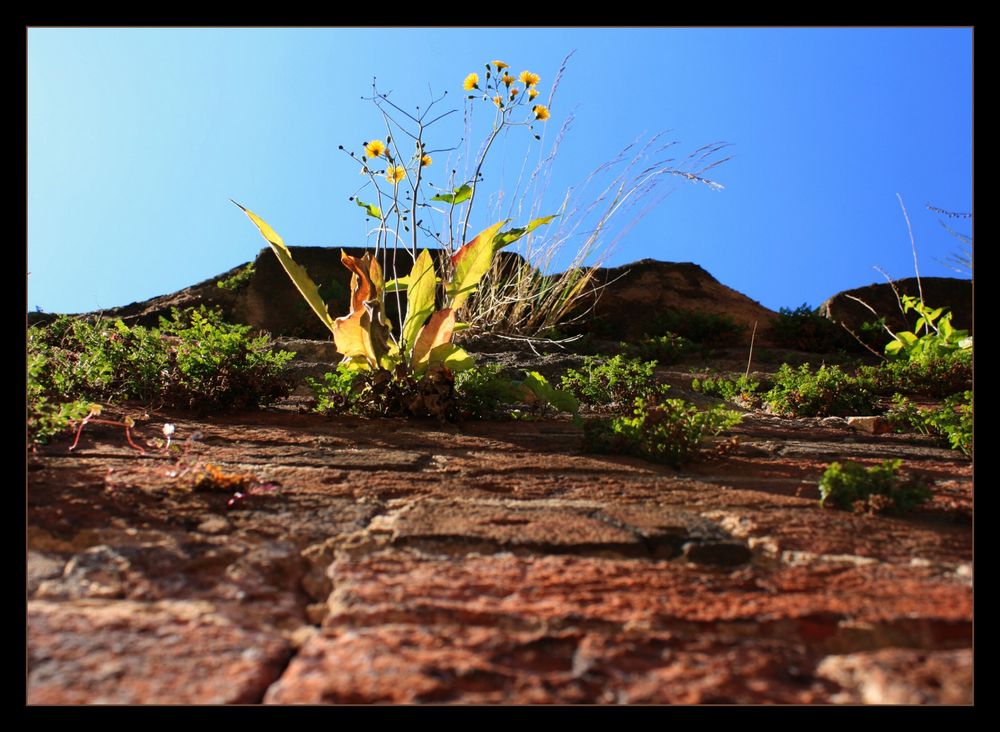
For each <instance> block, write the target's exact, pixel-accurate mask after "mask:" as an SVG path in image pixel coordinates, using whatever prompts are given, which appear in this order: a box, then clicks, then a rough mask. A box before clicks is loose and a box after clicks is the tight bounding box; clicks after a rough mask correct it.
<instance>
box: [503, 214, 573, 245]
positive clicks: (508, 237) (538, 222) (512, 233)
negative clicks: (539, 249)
mask: <svg viewBox="0 0 1000 732" xmlns="http://www.w3.org/2000/svg"><path fill="white" fill-rule="evenodd" d="M558 216H559V214H552V215H551V216H542V217H541V218H537V219H534V220H533V221H531V222H529V223H528V225H527V226H525V227H522V228H517V229H510V230H508V231H502V232H500V233H499V234H497V235H496V236H495V237H493V249H494V251H499V250H500V249H503V248H504V247H505V246H508V245H510V244H513V243H514V242H516V241H517V240H518V239H520V238H521V237H522V236H525V235H527V234H530V233H531V232H532V231H534V230H535V229H537V228H538V227H539V226H542V225H543V224H547V223H549V222H550V221H552V219H554V218H557V217H558Z"/></svg>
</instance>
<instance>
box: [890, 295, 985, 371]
mask: <svg viewBox="0 0 1000 732" xmlns="http://www.w3.org/2000/svg"><path fill="white" fill-rule="evenodd" d="M900 302H901V303H902V306H903V312H904V314H905V313H908V312H910V311H911V310H912V311H914V312H915V313H917V314H918V315H919V316H920V317H919V318H918V319H917V324H916V325H915V326H914V328H913V330H912V331H899V332H896V333H893V332H892V331H889V333H890V335H891V336H892V340H891V341H889V343H888V345H886V347H885V352H886V353H887V354H888V355H889V356H890V357H893V358H906V359H908V360H910V361H925V360H929V359H935V358H940V357H942V356H943V355H945V354H948V353H953V352H955V351H960V350H967V349H971V348H972V339H971V338H970V337H969V332H968V331H966V330H959V329H957V328H955V327H954V326H952V324H951V312H950V311H948V310H947V309H946V308H931V307H929V306H928V305H926V304H925V303H924V301H923V300H922V299H918V298H915V297H913V296H911V295H904V296H903V297H902V299H901V300H900Z"/></svg>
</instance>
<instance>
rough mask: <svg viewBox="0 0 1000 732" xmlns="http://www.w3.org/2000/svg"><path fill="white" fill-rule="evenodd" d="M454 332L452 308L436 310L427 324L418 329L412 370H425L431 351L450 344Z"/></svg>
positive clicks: (453, 312)
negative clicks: (443, 344) (444, 344)
mask: <svg viewBox="0 0 1000 732" xmlns="http://www.w3.org/2000/svg"><path fill="white" fill-rule="evenodd" d="M454 330H455V311H454V310H453V309H452V308H445V309H444V310H438V311H437V312H436V313H434V314H433V315H431V317H430V320H428V321H427V324H426V325H425V326H424V327H423V328H421V329H420V333H419V334H418V335H417V338H416V341H415V342H414V344H413V358H412V364H413V367H414V369H415V370H416V369H418V368H426V366H427V360H428V357H429V356H430V352H431V350H433V349H434V348H437V347H438V346H440V345H441V344H442V343H450V342H451V336H452V333H454Z"/></svg>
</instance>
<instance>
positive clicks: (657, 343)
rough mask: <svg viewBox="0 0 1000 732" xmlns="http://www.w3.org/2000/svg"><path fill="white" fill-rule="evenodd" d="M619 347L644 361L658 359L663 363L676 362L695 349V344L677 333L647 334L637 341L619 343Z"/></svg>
mask: <svg viewBox="0 0 1000 732" xmlns="http://www.w3.org/2000/svg"><path fill="white" fill-rule="evenodd" d="M618 347H619V349H620V350H621V351H622V352H624V353H627V354H629V355H630V356H633V357H635V358H638V359H641V360H643V361H656V362H657V363H659V364H662V365H668V364H675V363H677V362H678V361H679V360H680V359H681V358H683V357H684V356H685V355H687V354H688V353H690V352H692V351H693V350H694V344H693V343H692V342H691V341H689V340H688V339H687V338H684V337H683V336H679V335H677V334H676V333H665V334H664V335H661V336H646V337H644V338H641V339H640V340H639V341H638V342H636V343H624V342H623V343H619V344H618Z"/></svg>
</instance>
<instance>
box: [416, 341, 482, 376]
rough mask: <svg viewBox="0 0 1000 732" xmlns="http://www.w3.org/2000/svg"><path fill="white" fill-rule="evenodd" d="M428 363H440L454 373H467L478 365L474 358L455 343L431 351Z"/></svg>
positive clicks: (436, 347) (445, 344)
mask: <svg viewBox="0 0 1000 732" xmlns="http://www.w3.org/2000/svg"><path fill="white" fill-rule="evenodd" d="M427 363H428V365H429V364H432V363H440V364H444V365H445V366H447V367H448V368H449V369H451V370H452V371H466V370H468V369H471V368H472V367H473V366H475V365H476V362H475V361H474V360H473V358H472V356H470V355H469V354H468V353H466V352H465V351H464V350H463V349H462V348H460V347H458V346H456V345H455V344H454V343H442V344H441V345H440V346H435V347H434V348H432V349H431V352H430V354H429V356H428V359H427Z"/></svg>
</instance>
